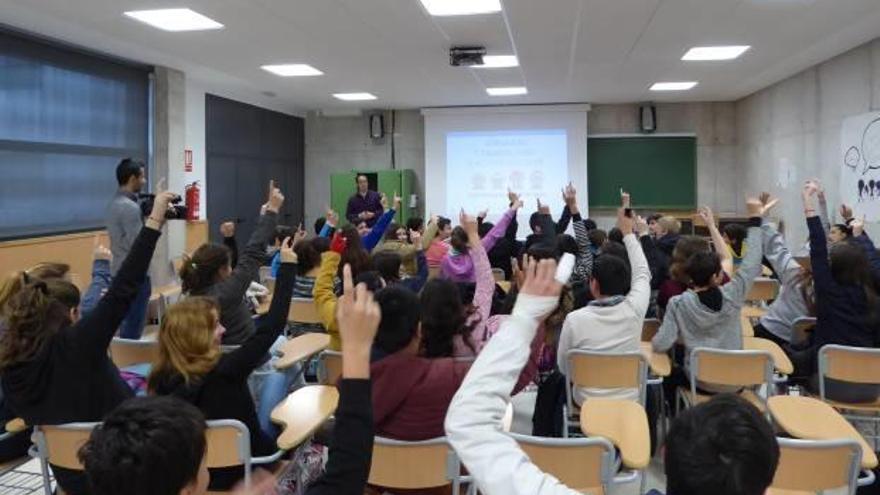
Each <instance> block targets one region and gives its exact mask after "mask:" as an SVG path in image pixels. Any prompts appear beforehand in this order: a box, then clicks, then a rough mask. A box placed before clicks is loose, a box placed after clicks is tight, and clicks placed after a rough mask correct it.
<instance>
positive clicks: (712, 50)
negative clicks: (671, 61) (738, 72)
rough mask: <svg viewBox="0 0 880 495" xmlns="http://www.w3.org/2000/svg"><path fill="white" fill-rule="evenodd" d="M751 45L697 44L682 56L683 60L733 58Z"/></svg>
mask: <svg viewBox="0 0 880 495" xmlns="http://www.w3.org/2000/svg"><path fill="white" fill-rule="evenodd" d="M749 48H750V47H749V46H747V45H740V46H695V47H693V48H691V49H690V50H688V52H687V53H685V54H684V56H683V57H681V59H682V60H733V59H735V58H737V57H739V56H740V55H742V54H743V53H745V52H746V50H748V49H749Z"/></svg>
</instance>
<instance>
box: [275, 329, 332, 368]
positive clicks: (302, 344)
mask: <svg viewBox="0 0 880 495" xmlns="http://www.w3.org/2000/svg"><path fill="white" fill-rule="evenodd" d="M328 347H330V336H329V335H327V334H326V333H306V334H303V335H300V336H299V337H296V338H293V339H288V340H287V342H285V343H284V344H282V345H281V349H280V351H281V354H282V356H281V357H280V358H278V360H276V361H275V368H277V369H279V370H283V369H286V368H290V367H291V366H293V365H294V364H296V363H298V362H300V361H302V360H304V359H308V358H310V357H312V356H314V355H315V354H317V353H319V352H321V351H323V350H324V349H326V348H328Z"/></svg>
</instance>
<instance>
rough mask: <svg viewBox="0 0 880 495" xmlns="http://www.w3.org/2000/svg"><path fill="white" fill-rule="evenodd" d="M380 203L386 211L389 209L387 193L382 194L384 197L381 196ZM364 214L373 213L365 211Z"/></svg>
mask: <svg viewBox="0 0 880 495" xmlns="http://www.w3.org/2000/svg"><path fill="white" fill-rule="evenodd" d="M379 203H380V204H381V205H382V208H383V209H385V210H387V209H388V196H386V195H385V193H382V195H381V196H379ZM364 213H372V212H370V211H365V212H364ZM367 218H369V217H367Z"/></svg>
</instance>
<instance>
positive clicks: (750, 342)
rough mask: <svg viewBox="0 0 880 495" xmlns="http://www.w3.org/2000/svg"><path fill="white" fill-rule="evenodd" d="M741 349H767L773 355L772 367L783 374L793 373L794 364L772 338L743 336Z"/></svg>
mask: <svg viewBox="0 0 880 495" xmlns="http://www.w3.org/2000/svg"><path fill="white" fill-rule="evenodd" d="M743 349H745V350H748V351H767V352H769V353H770V355H771V356H773V367H774V368H776V371H778V372H780V373H782V374H783V375H790V374H792V373H794V365H793V364H792V363H791V359H789V358H788V355H787V354H786V353H785V351H783V350H782V348H781V347H779V346H778V345H777V344H776V342H773V341H772V340H767V339H762V338H760V337H743Z"/></svg>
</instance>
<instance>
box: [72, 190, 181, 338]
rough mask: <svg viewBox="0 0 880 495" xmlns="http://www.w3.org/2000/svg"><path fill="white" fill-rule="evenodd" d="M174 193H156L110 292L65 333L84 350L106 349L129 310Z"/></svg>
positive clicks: (144, 275) (138, 289)
mask: <svg viewBox="0 0 880 495" xmlns="http://www.w3.org/2000/svg"><path fill="white" fill-rule="evenodd" d="M174 196H175V195H174V194H172V193H168V192H165V193H161V194H157V195H156V200H155V201H154V202H153V211H152V212H151V213H150V216H149V217H148V218H147V221H146V222H145V223H144V227H143V228H141V232H140V234H138V236H137V238H135V240H134V244H132V246H131V250H130V251H129V252H128V256H127V257H126V258H125V261H123V262H122V266H121V267H120V268H119V271H118V272H116V276H115V277H114V278H113V283H112V284H111V285H110V289H108V290H107V294H105V295H104V297H102V298H101V300H100V301H99V302H98V304H97V305H96V306H95V309H94V310H92V311H91V312H90V313H89V314H87V315H85V316H83V318H82V319H80V320H79V321H78V322H77V323H76V324H75V325H73V326H72V327H69V330H70V331H69V332H67V333H66V335H67V336H68V337H69V338H71V339H73V340H74V342H76V344H77V346H78V347H79V349H80V350H81V351H82V352H84V353H92V355H101V354H105V353H106V352H107V347H108V346H109V345H110V341H111V340H112V339H113V335H114V334H116V330H118V329H119V325H120V323H122V320H123V319H124V318H125V315H126V314H128V310H129V308H130V307H131V303H132V301H134V299H135V298H136V297H137V295H138V292H140V289H141V286H142V285H143V284H144V280H145V279H146V275H147V270H148V269H149V268H150V260H152V259H153V251H155V249H156V241H158V240H159V236H160V235H161V234H162V226H163V225H164V224H165V211H166V210H167V209H168V203H169V201H171V199H172V198H174Z"/></svg>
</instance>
